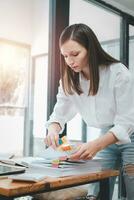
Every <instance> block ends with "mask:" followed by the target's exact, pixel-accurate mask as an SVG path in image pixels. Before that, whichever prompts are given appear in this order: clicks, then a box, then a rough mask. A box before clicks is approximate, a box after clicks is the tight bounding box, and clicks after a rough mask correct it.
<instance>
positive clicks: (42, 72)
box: [32, 54, 48, 156]
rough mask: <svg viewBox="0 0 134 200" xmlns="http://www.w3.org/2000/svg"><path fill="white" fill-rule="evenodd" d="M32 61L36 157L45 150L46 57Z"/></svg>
mask: <svg viewBox="0 0 134 200" xmlns="http://www.w3.org/2000/svg"><path fill="white" fill-rule="evenodd" d="M33 61H34V62H33V91H32V94H33V95H34V96H33V108H32V110H33V115H32V116H33V139H34V140H33V141H34V148H33V154H34V155H36V156H37V155H38V154H40V152H41V151H42V149H44V148H45V144H44V142H43V140H44V137H45V135H46V129H45V122H46V121H47V81H48V55H47V54H42V55H39V56H35V57H34V58H33Z"/></svg>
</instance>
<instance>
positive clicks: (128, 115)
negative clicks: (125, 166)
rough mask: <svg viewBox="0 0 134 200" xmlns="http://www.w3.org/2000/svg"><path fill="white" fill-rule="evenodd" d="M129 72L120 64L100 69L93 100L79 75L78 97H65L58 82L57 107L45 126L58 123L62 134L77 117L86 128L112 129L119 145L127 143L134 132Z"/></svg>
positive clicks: (133, 91)
mask: <svg viewBox="0 0 134 200" xmlns="http://www.w3.org/2000/svg"><path fill="white" fill-rule="evenodd" d="M132 82H133V81H132V77H131V74H130V72H129V70H128V69H127V68H126V67H125V66H124V65H123V64H121V63H116V64H112V65H110V67H104V66H101V67H100V83H99V89H98V92H97V94H96V95H95V96H91V95H90V96H88V91H89V86H90V81H89V80H86V79H85V78H84V77H83V76H82V74H80V84H81V88H82V90H83V93H82V94H81V95H78V94H77V93H74V94H73V95H65V93H64V91H63V89H62V85H61V81H60V86H59V90H58V94H57V103H56V104H55V107H54V110H53V113H52V114H51V116H50V119H49V120H48V121H47V123H46V127H48V126H49V124H50V123H52V122H58V123H59V124H60V125H61V127H62V130H63V129H64V125H65V123H67V122H68V121H69V120H71V119H72V118H73V117H74V116H75V115H76V114H77V113H79V114H80V115H81V116H82V118H83V120H84V121H85V122H86V124H87V125H88V126H92V127H96V128H105V127H108V126H112V125H113V127H112V128H110V129H109V131H112V132H113V133H114V135H115V136H116V137H117V138H118V140H119V142H118V144H123V143H127V142H130V137H129V136H130V135H131V134H132V133H133V132H134V89H133V84H132Z"/></svg>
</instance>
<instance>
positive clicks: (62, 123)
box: [45, 120, 65, 134]
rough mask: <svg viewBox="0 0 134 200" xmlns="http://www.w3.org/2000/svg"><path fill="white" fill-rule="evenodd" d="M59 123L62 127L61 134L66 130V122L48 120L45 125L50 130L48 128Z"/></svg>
mask: <svg viewBox="0 0 134 200" xmlns="http://www.w3.org/2000/svg"><path fill="white" fill-rule="evenodd" d="M54 122H55V123H59V124H60V126H61V131H60V132H59V134H61V133H62V132H63V131H64V128H65V123H64V122H61V121H60V122H59V121H58V120H48V121H47V122H46V123H45V127H46V128H47V129H48V127H49V126H50V124H52V123H54Z"/></svg>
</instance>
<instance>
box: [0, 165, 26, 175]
mask: <svg viewBox="0 0 134 200" xmlns="http://www.w3.org/2000/svg"><path fill="white" fill-rule="evenodd" d="M24 172H25V168H24V167H16V166H9V165H4V164H0V176H3V175H9V174H19V173H24Z"/></svg>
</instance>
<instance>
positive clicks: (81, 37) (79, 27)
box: [59, 24, 119, 95]
mask: <svg viewBox="0 0 134 200" xmlns="http://www.w3.org/2000/svg"><path fill="white" fill-rule="evenodd" d="M68 40H74V41H76V42H78V43H79V44H81V45H82V46H83V47H85V48H86V50H87V52H88V60H89V70H90V88H89V95H95V94H96V93H97V91H98V87H99V66H100V65H105V66H109V65H110V64H112V63H117V62H119V61H118V60H116V59H115V58H113V57H112V56H110V55H109V54H108V53H106V52H105V51H104V50H103V48H102V47H101V45H100V43H99V41H98V39H97V37H96V35H95V34H94V32H93V31H92V30H91V29H90V28H89V27H88V26H87V25H85V24H73V25H71V26H68V27H66V28H65V29H64V30H63V32H62V33H61V36H60V40H59V45H60V47H61V46H62V45H63V44H64V43H65V42H67V41H68ZM60 73H61V80H62V85H63V89H64V92H65V93H66V94H73V93H74V92H76V93H77V94H79V95H80V94H81V93H83V91H82V89H81V86H80V82H79V73H76V72H74V71H73V70H72V69H71V68H70V67H69V66H68V65H67V64H66V63H65V59H64V57H63V55H62V54H61V55H60Z"/></svg>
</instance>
